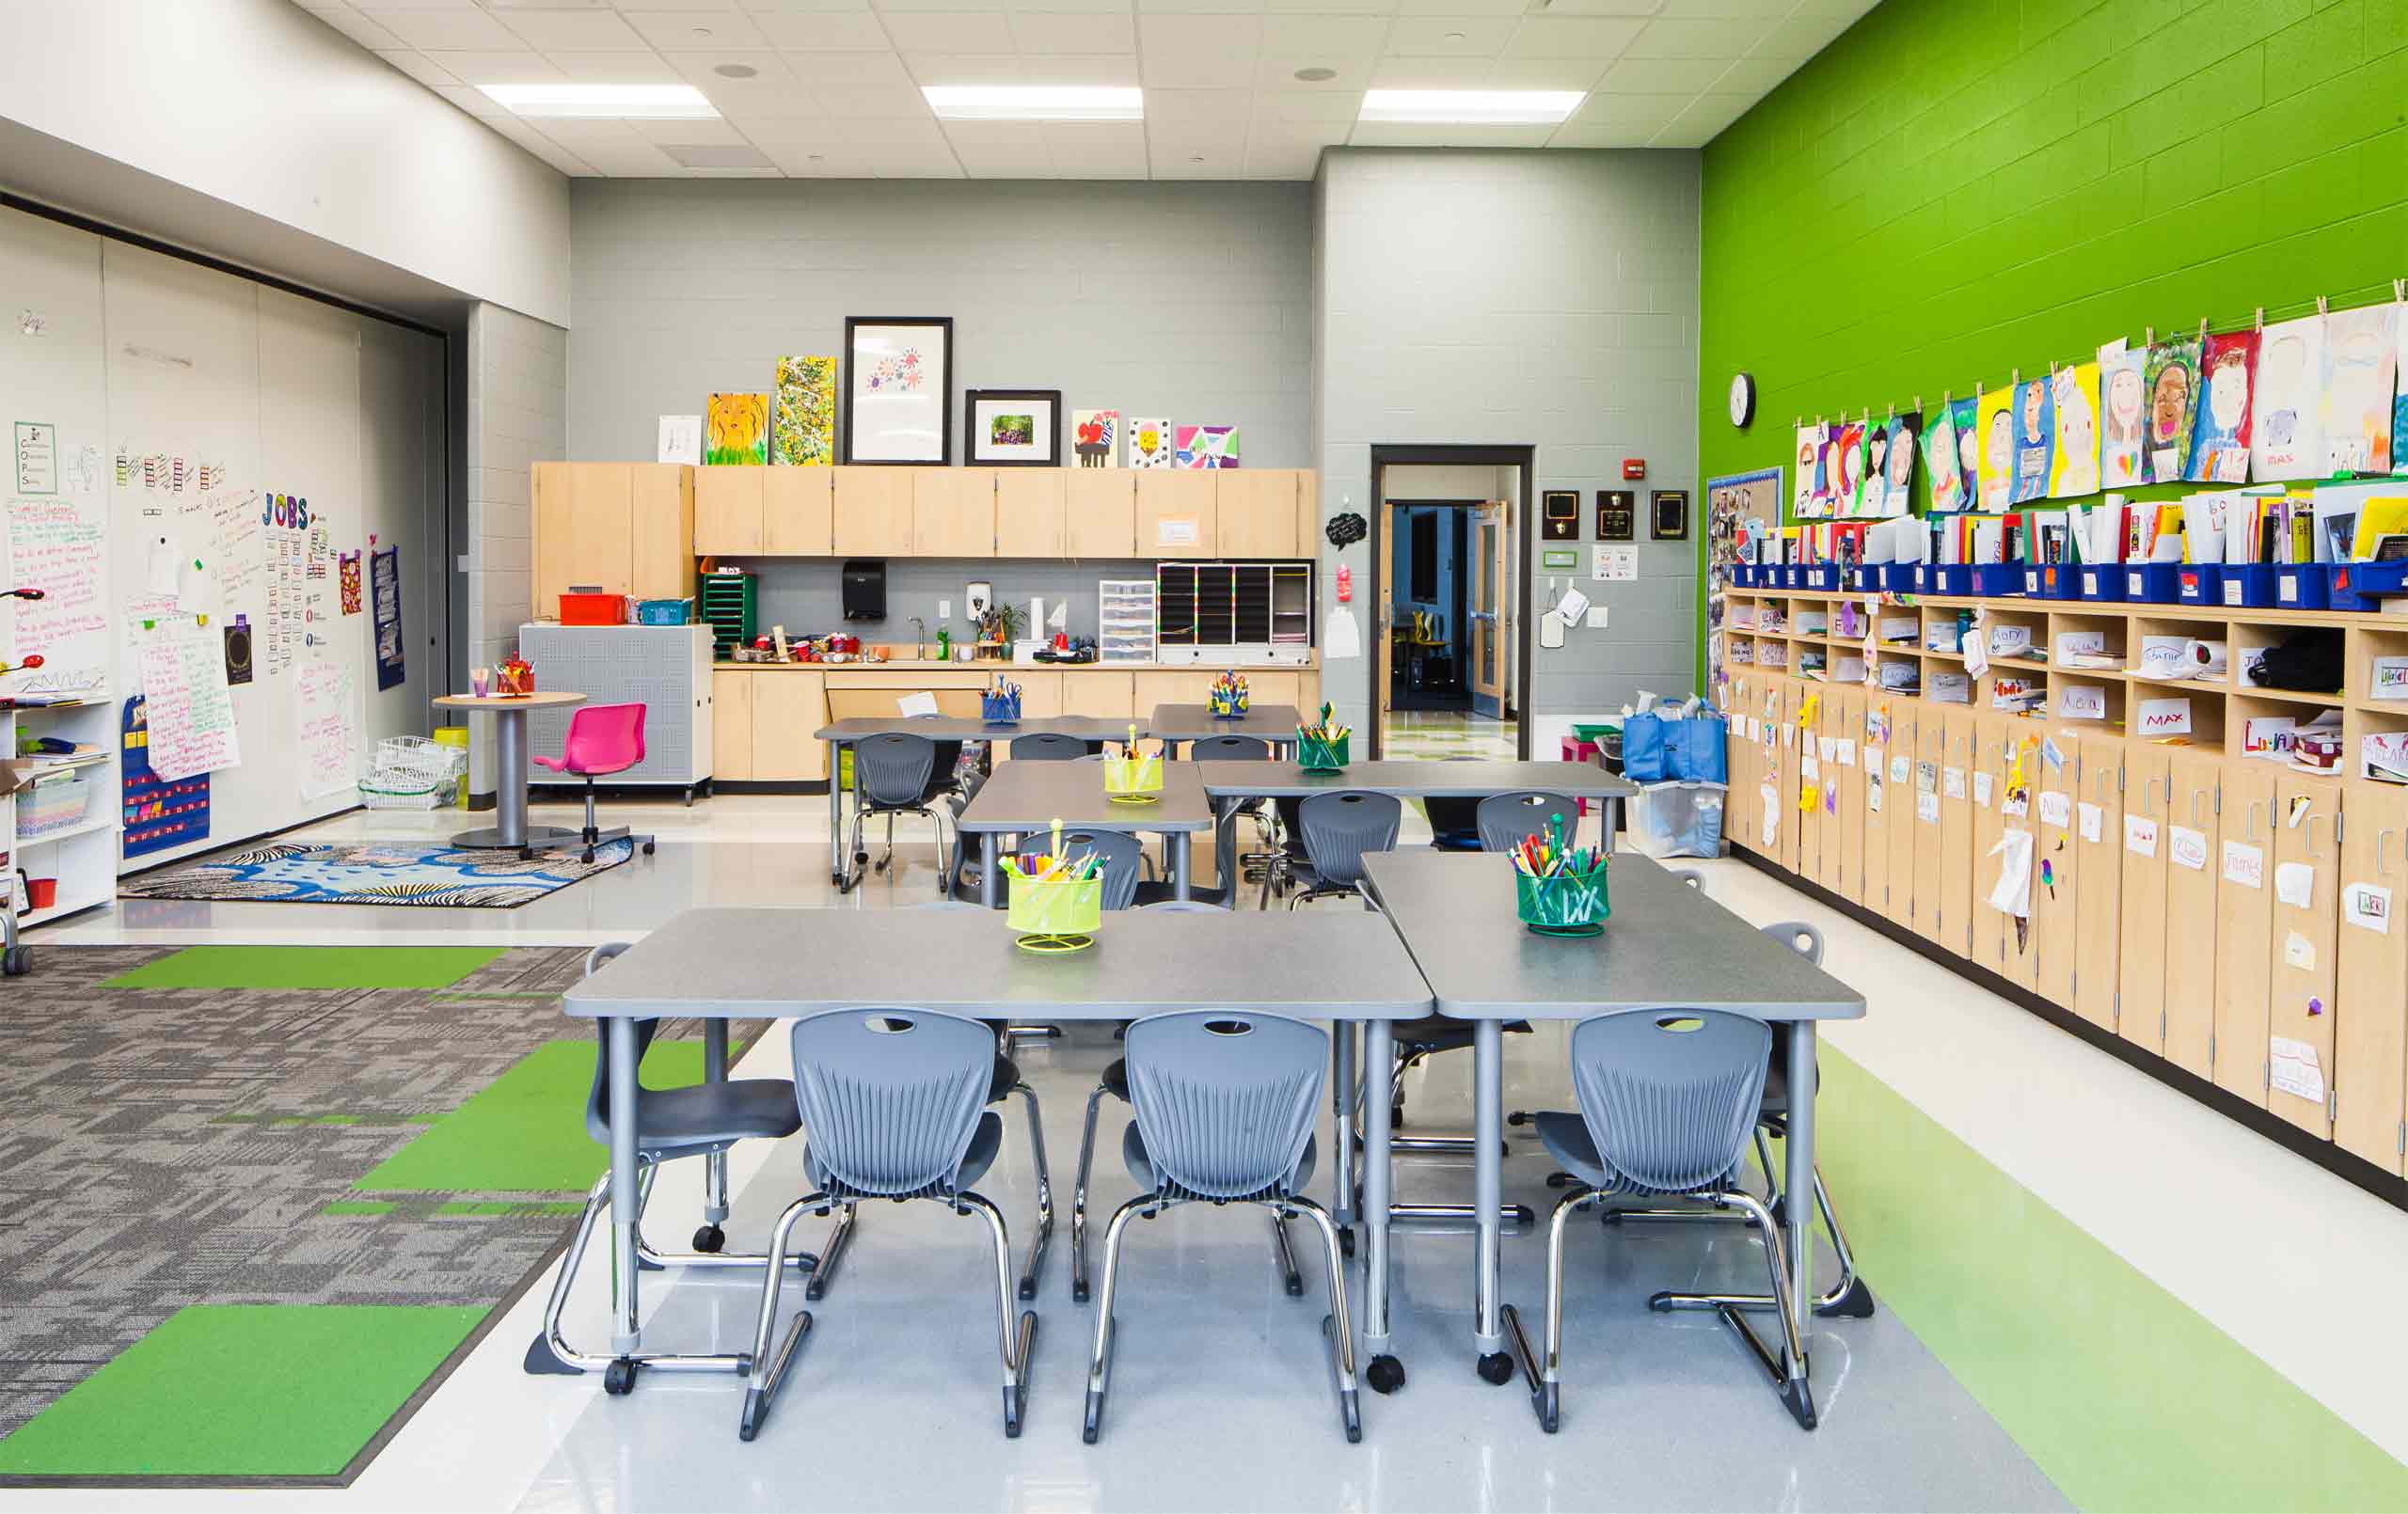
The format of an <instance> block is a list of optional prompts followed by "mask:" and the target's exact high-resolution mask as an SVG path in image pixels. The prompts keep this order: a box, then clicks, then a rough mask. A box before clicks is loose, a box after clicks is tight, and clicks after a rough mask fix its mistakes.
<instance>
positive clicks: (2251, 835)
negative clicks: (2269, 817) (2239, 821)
mask: <svg viewBox="0 0 2408 1514" xmlns="http://www.w3.org/2000/svg"><path fill="white" fill-rule="evenodd" d="M2265 802H2266V801H2265V800H2263V799H2252V800H2250V801H2249V813H2248V816H2247V818H2246V825H2247V828H2246V829H2244V830H2243V831H2242V835H2241V839H2242V840H2243V841H2256V840H2257V807H2258V806H2259V805H2261V804H2263V803H2265Z"/></svg>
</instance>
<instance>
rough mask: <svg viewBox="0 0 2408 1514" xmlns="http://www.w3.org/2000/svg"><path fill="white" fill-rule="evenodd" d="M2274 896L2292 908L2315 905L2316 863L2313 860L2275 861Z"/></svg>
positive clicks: (2311, 907) (2304, 907)
mask: <svg viewBox="0 0 2408 1514" xmlns="http://www.w3.org/2000/svg"><path fill="white" fill-rule="evenodd" d="M2274 897H2275V898H2277V899H2279V900H2281V901H2282V902H2283V903H2285V904H2287V905H2289V906H2290V907H2292V908H2293V909H2313V908H2314V907H2316V864H2314V863H2313V862H2277V863H2275V864H2274Z"/></svg>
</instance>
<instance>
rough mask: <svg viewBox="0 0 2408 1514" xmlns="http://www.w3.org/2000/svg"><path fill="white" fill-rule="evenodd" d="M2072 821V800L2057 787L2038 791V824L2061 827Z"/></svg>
mask: <svg viewBox="0 0 2408 1514" xmlns="http://www.w3.org/2000/svg"><path fill="white" fill-rule="evenodd" d="M2072 823H2073V801H2072V800H2071V799H2070V798H2067V796H2066V795H2065V793H2064V791H2062V790H2059V789H2042V790H2041V791H2040V824H2042V825H2044V826H2056V827H2060V828H2063V827H2065V826H2068V825H2070V824H2072Z"/></svg>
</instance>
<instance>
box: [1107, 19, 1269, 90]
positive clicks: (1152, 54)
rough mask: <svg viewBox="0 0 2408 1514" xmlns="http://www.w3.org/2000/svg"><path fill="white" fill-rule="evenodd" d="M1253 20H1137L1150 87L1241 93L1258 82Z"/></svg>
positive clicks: (1141, 58)
mask: <svg viewBox="0 0 2408 1514" xmlns="http://www.w3.org/2000/svg"><path fill="white" fill-rule="evenodd" d="M1259 25H1260V23H1259V18H1257V17H1254V16H1240V15H1219V16H1164V15H1152V14H1149V15H1145V16H1141V17H1139V18H1138V22H1137V32H1138V39H1139V47H1138V57H1139V61H1140V62H1141V63H1142V64H1143V72H1144V78H1145V82H1146V87H1148V88H1149V89H1240V88H1244V87H1247V86H1249V85H1251V84H1252V83H1253V82H1254V58H1255V51H1256V45H1257V40H1258V37H1259Z"/></svg>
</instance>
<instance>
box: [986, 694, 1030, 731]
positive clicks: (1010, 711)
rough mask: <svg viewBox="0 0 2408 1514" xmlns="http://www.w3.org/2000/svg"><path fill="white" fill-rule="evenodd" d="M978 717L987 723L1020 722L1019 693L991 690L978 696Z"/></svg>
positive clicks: (1012, 723) (1006, 723) (1014, 723)
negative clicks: (1002, 692)
mask: <svg viewBox="0 0 2408 1514" xmlns="http://www.w3.org/2000/svg"><path fill="white" fill-rule="evenodd" d="M978 718H979V719H980V720H982V721H984V722H986V723H987V724H989V725H1018V724H1020V695H1019V694H1018V693H1017V692H1014V693H1010V694H998V693H995V692H994V691H993V690H991V689H990V690H989V691H988V692H986V693H984V694H981V695H980V696H978Z"/></svg>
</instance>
